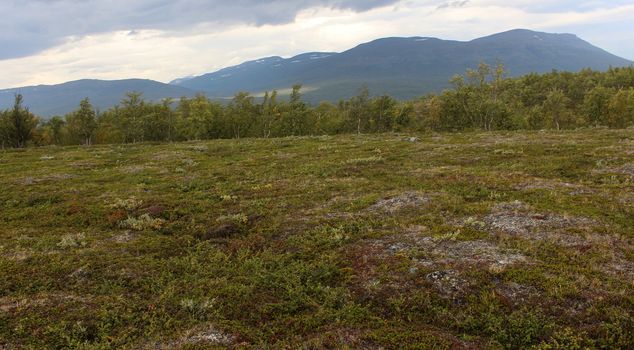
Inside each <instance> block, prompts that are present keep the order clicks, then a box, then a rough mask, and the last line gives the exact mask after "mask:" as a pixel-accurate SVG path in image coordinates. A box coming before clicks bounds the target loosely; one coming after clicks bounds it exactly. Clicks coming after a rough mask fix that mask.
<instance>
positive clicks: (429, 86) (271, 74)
mask: <svg viewBox="0 0 634 350" xmlns="http://www.w3.org/2000/svg"><path fill="white" fill-rule="evenodd" d="M307 55H314V56H321V57H319V59H313V60H306V57H307ZM275 59H276V61H275V62H274V64H272V65H271V64H268V63H269V62H268V61H266V60H263V59H261V60H252V61H248V62H245V63H244V64H241V65H237V66H232V67H226V68H223V69H222V70H219V71H216V72H211V73H206V74H203V75H200V76H197V77H194V78H190V79H187V80H185V81H182V82H179V83H177V85H179V86H183V87H188V88H195V89H197V90H201V91H205V92H206V93H207V94H208V95H210V96H212V97H229V96H232V95H233V94H234V93H235V92H237V91H249V92H251V93H261V92H263V91H266V90H273V89H278V90H279V89H282V88H286V87H288V86H290V85H292V84H295V83H301V84H304V85H305V86H308V87H310V90H311V91H310V92H307V93H306V94H305V96H306V97H307V99H308V100H310V101H311V102H318V101H319V100H322V99H325V100H331V101H332V100H337V99H339V98H346V97H349V96H351V95H353V94H354V93H356V91H357V90H358V89H359V87H361V86H363V85H365V86H368V87H369V89H370V90H371V92H372V93H374V94H383V93H386V94H390V95H393V96H394V97H397V98H402V99H407V98H412V97H415V96H417V95H421V94H425V93H428V92H434V91H440V90H442V89H443V88H445V87H447V86H448V81H449V79H450V78H451V77H452V76H453V75H455V74H461V73H463V72H464V71H465V70H466V69H468V68H474V67H476V66H477V65H478V64H479V63H480V62H482V61H484V62H488V63H495V61H498V60H499V61H501V62H503V63H504V64H505V66H506V68H507V69H508V70H509V72H510V74H511V75H512V76H519V75H523V74H527V73H531V72H536V73H545V72H549V71H552V70H562V71H563V70H569V71H579V70H581V69H583V68H592V69H597V70H605V69H607V68H609V67H610V66H629V65H632V64H633V62H632V61H629V60H626V59H624V58H621V57H618V56H616V55H613V54H611V53H609V52H607V51H605V50H603V49H600V48H598V47H596V46H593V45H592V44H590V43H588V42H587V41H584V40H583V39H581V38H579V37H578V36H576V35H574V34H567V33H563V34H560V33H546V32H537V31H532V30H528V29H514V30H510V31H506V32H502V33H496V34H492V35H488V36H485V37H481V38H476V39H473V40H469V41H457V40H443V39H438V38H434V37H423V36H414V37H387V38H379V39H375V40H372V41H369V42H366V43H361V44H359V45H357V46H355V47H353V48H350V49H348V50H345V51H342V52H340V53H332V52H329V53H320V52H312V53H306V54H300V55H295V56H293V57H290V58H280V57H277V56H275ZM247 63H249V64H247ZM255 63H259V65H258V64H255Z"/></svg>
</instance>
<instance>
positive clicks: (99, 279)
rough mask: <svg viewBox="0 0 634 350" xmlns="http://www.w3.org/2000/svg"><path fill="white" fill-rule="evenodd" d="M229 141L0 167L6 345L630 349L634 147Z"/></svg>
mask: <svg viewBox="0 0 634 350" xmlns="http://www.w3.org/2000/svg"><path fill="white" fill-rule="evenodd" d="M454 93H456V92H449V93H448V94H454ZM550 94H551V93H550V92H549V93H548V95H550ZM560 97H561V96H558V97H552V98H553V99H555V98H556V99H560ZM442 98H444V97H434V98H432V100H431V101H436V102H433V103H432V104H435V103H440V102H438V101H440V100H438V99H442ZM619 99H620V97H619ZM194 101H198V102H200V101H203V100H202V99H196V100H194ZM355 101H356V102H355ZM374 101H379V100H374ZM242 102H244V103H246V105H249V103H248V102H245V101H242ZM242 102H241V103H237V102H234V103H232V104H231V105H229V106H227V107H226V108H227V109H226V110H225V109H222V108H221V107H220V106H216V107H214V108H218V110H224V111H231V110H232V108H238V109H240V108H243V107H241V106H243V105H242ZM137 103H141V102H139V101H137V102H134V103H131V104H129V105H126V106H123V107H120V108H119V109H118V110H119V111H124V110H126V108H132V107H131V106H133V105H136V104H137ZM188 103H191V105H195V103H194V102H192V101H190V102H188ZM296 103H298V102H296ZM352 103H353V104H355V105H356V106H361V105H363V103H361V102H360V101H359V100H358V99H355V100H353V101H352ZM372 103H375V102H372ZM210 106H214V105H210ZM155 107H156V106H155ZM205 108H206V107H205ZM223 108H225V107H223ZM288 108H291V107H288ZM293 108H297V110H296V112H297V113H298V114H297V116H299V115H301V113H304V112H303V111H302V108H304V107H299V105H297V106H295V107H293ZM355 108H357V107H355ZM456 108H458V106H456ZM18 110H19V109H18ZM168 110H169V109H168ZM201 110H202V109H201ZM289 111H292V109H290V110H289ZM289 111H286V112H284V113H295V112H289ZM300 111H302V112H301V113H300ZM120 113H123V112H120ZM126 113H127V112H126ZM232 113H233V112H232ZM24 115H27V114H24ZM87 115H88V114H86V115H84V116H87ZM190 115H191V116H192V117H193V116H200V115H203V114H199V113H198V112H196V113H192V114H190ZM237 115H239V113H238V114H237ZM360 115H361V114H360ZM84 116H81V117H78V119H79V120H81V119H83V118H84ZM138 116H140V118H141V120H143V115H142V114H139V115H138ZM102 118H105V117H102ZM563 120H566V119H563V118H562V119H561V120H560V123H561V125H560V127H562V129H563V128H564V126H567V125H568V124H564V123H563ZM212 125H213V124H212ZM489 125H491V129H496V128H497V127H495V125H497V124H495V123H490V124H489ZM289 127H292V128H295V129H294V130H303V129H301V128H303V127H304V124H302V123H301V122H300V121H299V120H296V121H295V122H293V123H291V122H289ZM351 127H352V128H353V129H352V130H354V129H355V128H357V124H353V126H351ZM274 129H275V128H273V129H271V130H274ZM82 130H85V129H82ZM97 130H100V129H99V128H97ZM101 130H103V129H101ZM167 130H168V131H169V130H170V129H167ZM179 130H182V129H179V128H174V129H173V130H172V131H173V132H174V134H173V135H178V132H181V131H179ZM195 130H196V129H193V130H192V131H191V132H194V131H195ZM212 130H213V129H212ZM232 130H233V131H232V132H235V133H241V135H240V136H241V139H239V140H238V139H230V140H210V141H190V142H173V143H158V144H157V143H136V144H127V145H124V144H112V145H93V146H91V147H83V146H66V147H54V146H49V147H28V148H26V149H17V148H16V149H8V150H5V151H3V152H0V189H1V191H0V348H1V349H22V348H25V349H65V348H80V349H179V348H180V349H209V348H235V349H267V348H289V349H297V348H306V349H322V348H331V349H345V348H354V349H381V348H383V349H427V348H433V349H459V348H494V349H517V348H535V349H582V348H584V349H585V348H590V349H592V348H599V349H632V348H634V334H633V332H632V329H634V323H633V321H634V318H633V315H632V310H634V285H633V284H634V282H633V281H634V246H633V239H634V236H633V234H634V220H633V218H634V192H633V190H632V189H633V188H634V186H633V185H634V131H632V129H607V128H593V129H580V130H574V131H573V130H560V131H556V130H547V131H530V130H522V131H487V132H484V131H480V132H475V131H471V132H467V133H461V132H439V133H436V132H425V133H413V132H408V133H382V134H365V135H355V134H353V135H336V136H301V137H298V136H295V137H286V138H268V139H267V138H250V139H244V138H242V137H243V136H246V135H248V134H242V132H243V131H244V130H245V129H240V128H238V127H236V129H232ZM115 131H116V129H113V130H111V132H112V134H113V135H114V134H116V132H115ZM364 131H365V130H364ZM98 132H99V131H98ZM78 135H80V134H78ZM141 135H143V136H141ZM273 135H276V134H275V132H274V131H271V135H270V136H273ZM99 137H100V136H96V137H95V138H94V139H93V140H99ZM119 137H122V138H125V140H128V141H134V140H135V139H136V140H137V141H140V140H145V139H146V137H147V135H145V134H141V133H139V134H130V135H120V136H119ZM77 141H78V143H79V142H81V143H84V142H85V141H86V137H85V134H84V136H82V138H78V139H77Z"/></svg>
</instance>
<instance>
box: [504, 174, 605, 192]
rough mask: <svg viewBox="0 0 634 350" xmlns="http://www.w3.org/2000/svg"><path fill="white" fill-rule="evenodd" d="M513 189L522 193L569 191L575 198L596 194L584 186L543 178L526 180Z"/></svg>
mask: <svg viewBox="0 0 634 350" xmlns="http://www.w3.org/2000/svg"><path fill="white" fill-rule="evenodd" d="M513 188H514V189H516V190H520V191H530V190H550V191H559V190H560V191H569V194H570V195H573V196H576V195H583V194H592V193H595V192H596V191H595V190H593V189H591V188H588V187H586V186H583V185H579V184H572V183H568V182H562V181H558V180H552V179H543V178H532V179H529V180H525V181H522V182H520V183H519V184H517V185H515V186H514V187H513Z"/></svg>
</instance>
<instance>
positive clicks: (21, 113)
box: [0, 62, 634, 147]
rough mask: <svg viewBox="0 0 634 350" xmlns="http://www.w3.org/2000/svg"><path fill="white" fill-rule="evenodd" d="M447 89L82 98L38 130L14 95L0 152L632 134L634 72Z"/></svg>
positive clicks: (532, 77)
mask: <svg viewBox="0 0 634 350" xmlns="http://www.w3.org/2000/svg"><path fill="white" fill-rule="evenodd" d="M451 86H452V88H451V89H447V90H445V91H443V92H442V93H440V94H436V95H427V96H423V97H420V98H418V99H415V100H412V101H398V100H395V99H394V98H392V97H390V96H386V95H383V96H372V95H371V94H370V91H369V90H368V88H362V89H360V90H359V92H358V94H357V95H356V96H353V97H351V98H349V99H348V100H341V101H339V102H338V103H337V104H332V103H329V102H322V103H320V104H318V105H316V106H311V105H309V104H307V103H306V102H304V101H303V100H302V93H301V88H302V86H301V85H299V84H297V85H294V86H293V87H292V90H291V91H290V94H289V95H288V96H283V97H282V96H280V94H279V93H278V92H277V91H272V92H266V93H265V94H264V96H263V97H262V98H257V97H255V96H252V95H250V94H249V93H246V92H239V93H237V94H236V95H235V96H234V97H233V99H231V100H230V101H229V102H228V103H224V104H223V103H220V102H216V101H212V100H210V99H209V98H207V97H206V96H204V95H198V96H196V97H193V98H181V99H180V100H179V101H177V102H174V101H172V100H171V99H166V100H164V101H160V102H151V101H146V100H145V99H144V98H143V96H142V95H141V94H140V93H136V92H131V93H128V94H127V95H126V97H125V98H124V99H123V100H122V101H121V103H120V104H119V105H117V106H115V107H113V108H111V109H109V110H107V111H105V112H103V113H100V114H98V113H96V112H95V111H94V109H93V108H92V106H91V105H90V101H88V100H87V99H84V100H82V101H81V103H80V106H79V108H78V110H77V111H75V112H73V113H70V114H69V115H67V116H66V118H65V120H60V119H59V118H53V119H51V120H50V121H47V122H45V123H42V124H40V125H39V127H38V128H37V129H36V130H34V125H35V124H34V123H36V122H37V119H36V118H35V117H34V116H33V115H31V114H30V113H29V112H28V110H27V109H24V108H23V107H22V98H21V96H16V107H15V108H14V109H13V110H9V111H4V112H0V145H2V147H24V146H25V145H26V143H27V142H31V143H32V144H35V145H47V144H57V145H68V144H85V145H89V144H92V143H136V142H144V141H154V142H160V141H170V142H172V141H184V140H187V141H191V140H206V139H227V138H235V139H241V138H255V137H262V138H268V137H284V136H304V135H334V134H341V133H357V134H366V133H382V132H403V131H421V130H427V131H463V130H485V131H493V130H521V129H530V130H540V129H556V130H561V129H575V128H579V127H588V126H589V127H609V128H615V129H616V128H628V127H631V126H634V67H629V68H612V69H609V70H608V71H606V72H597V71H592V70H589V69H588V70H582V71H581V72H578V73H570V72H557V71H553V72H551V73H548V74H541V75H540V74H528V75H525V76H523V77H520V78H508V77H507V76H506V71H505V68H504V66H503V65H502V64H501V63H500V62H498V63H497V64H496V65H495V66H490V65H488V64H486V63H484V62H483V63H481V64H480V65H479V66H478V67H477V68H476V69H470V70H468V71H467V72H466V73H465V74H464V75H457V76H455V77H454V78H453V79H452V80H451Z"/></svg>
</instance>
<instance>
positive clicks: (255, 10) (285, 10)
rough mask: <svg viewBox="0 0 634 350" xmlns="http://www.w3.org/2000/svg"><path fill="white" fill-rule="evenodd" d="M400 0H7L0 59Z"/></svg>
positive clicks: (0, 24) (0, 9)
mask: <svg viewBox="0 0 634 350" xmlns="http://www.w3.org/2000/svg"><path fill="white" fill-rule="evenodd" d="M399 1H400V0H230V1H225V0H222V1H221V0H2V1H0V13H2V14H3V19H2V21H0V60H3V59H8V58H16V57H23V56H28V55H31V54H34V53H37V52H39V51H41V50H44V49H47V48H50V47H53V46H55V45H58V44H60V43H62V42H63V41H64V40H65V39H66V38H68V37H73V36H76V37H82V36H84V35H88V34H95V33H103V32H108V31H115V30H127V31H130V34H135V33H136V31H138V30H142V29H160V30H169V31H181V30H183V31H184V30H187V29H189V28H192V27H193V26H195V25H198V24H201V23H212V24H215V25H217V26H218V28H222V27H224V26H228V25H232V24H249V25H265V24H283V23H289V22H292V21H293V20H294V19H295V17H296V15H297V13H298V12H299V11H301V10H304V9H308V8H312V7H317V6H325V7H330V8H337V9H350V10H353V11H358V12H361V11H367V10H370V9H373V8H376V7H380V6H384V5H389V4H393V3H396V2H399Z"/></svg>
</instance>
